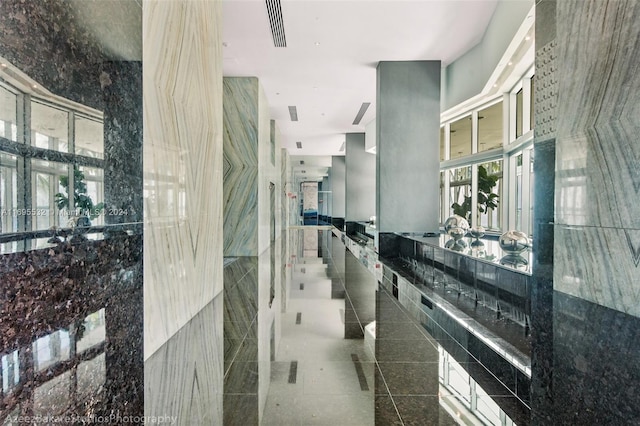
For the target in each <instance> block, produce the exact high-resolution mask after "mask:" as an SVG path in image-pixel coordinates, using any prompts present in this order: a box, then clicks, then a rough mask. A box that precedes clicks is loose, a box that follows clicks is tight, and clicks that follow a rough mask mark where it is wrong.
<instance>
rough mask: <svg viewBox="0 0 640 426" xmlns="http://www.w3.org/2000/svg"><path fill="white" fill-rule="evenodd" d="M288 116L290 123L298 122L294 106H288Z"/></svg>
mask: <svg viewBox="0 0 640 426" xmlns="http://www.w3.org/2000/svg"><path fill="white" fill-rule="evenodd" d="M289 115H290V116H291V121H298V108H296V107H295V106H290V107H289Z"/></svg>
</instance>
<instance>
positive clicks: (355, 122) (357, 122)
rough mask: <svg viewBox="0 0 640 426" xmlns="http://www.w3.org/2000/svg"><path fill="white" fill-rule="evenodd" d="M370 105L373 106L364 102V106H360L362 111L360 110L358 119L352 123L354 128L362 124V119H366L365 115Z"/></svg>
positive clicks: (357, 115)
mask: <svg viewBox="0 0 640 426" xmlns="http://www.w3.org/2000/svg"><path fill="white" fill-rule="evenodd" d="M369 105H371V102H363V103H362V105H360V110H358V113H357V114H356V118H355V119H354V120H353V123H352V124H353V125H354V126H355V125H358V124H360V120H362V117H364V114H365V113H366V112H367V109H368V108H369Z"/></svg>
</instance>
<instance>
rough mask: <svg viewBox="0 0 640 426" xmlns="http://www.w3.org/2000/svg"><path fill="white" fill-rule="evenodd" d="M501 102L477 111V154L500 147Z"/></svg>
mask: <svg viewBox="0 0 640 426" xmlns="http://www.w3.org/2000/svg"><path fill="white" fill-rule="evenodd" d="M502 122H503V121H502V102H498V103H497V104H495V105H492V106H490V107H489V108H485V109H483V110H480V111H478V152H482V151H488V150H490V149H494V148H500V147H502V128H503V126H502Z"/></svg>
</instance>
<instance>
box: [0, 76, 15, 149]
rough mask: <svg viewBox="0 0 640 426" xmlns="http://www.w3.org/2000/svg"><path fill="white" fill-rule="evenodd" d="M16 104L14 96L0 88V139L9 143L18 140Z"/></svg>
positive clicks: (5, 89)
mask: <svg viewBox="0 0 640 426" xmlns="http://www.w3.org/2000/svg"><path fill="white" fill-rule="evenodd" d="M17 104H18V97H17V96H16V94H15V93H13V92H11V91H9V90H8V89H7V88H5V87H3V86H0V137H3V138H5V139H9V140H11V141H17V140H18V126H17V124H16V121H17V120H16V118H17Z"/></svg>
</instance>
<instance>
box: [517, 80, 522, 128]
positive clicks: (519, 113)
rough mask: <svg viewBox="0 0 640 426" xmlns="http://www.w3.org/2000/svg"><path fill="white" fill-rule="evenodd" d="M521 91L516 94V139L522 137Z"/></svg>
mask: <svg viewBox="0 0 640 426" xmlns="http://www.w3.org/2000/svg"><path fill="white" fill-rule="evenodd" d="M522 117H523V115H522V89H520V90H519V91H518V93H516V138H519V137H520V136H522Z"/></svg>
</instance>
